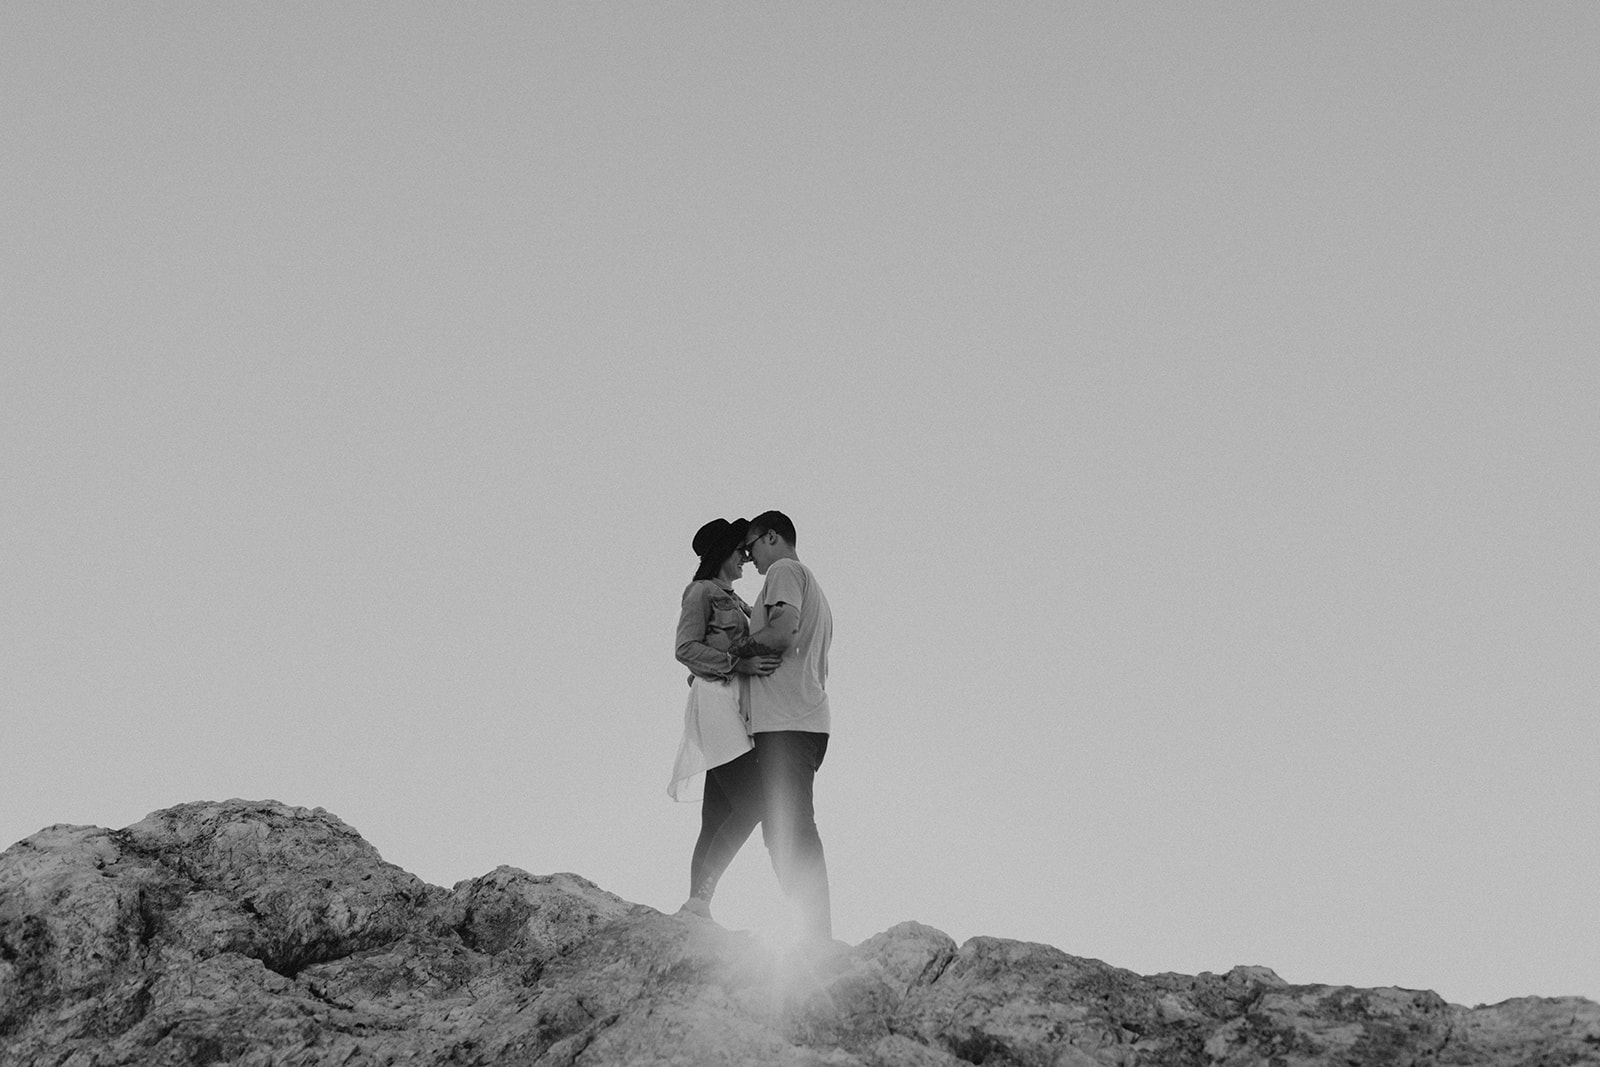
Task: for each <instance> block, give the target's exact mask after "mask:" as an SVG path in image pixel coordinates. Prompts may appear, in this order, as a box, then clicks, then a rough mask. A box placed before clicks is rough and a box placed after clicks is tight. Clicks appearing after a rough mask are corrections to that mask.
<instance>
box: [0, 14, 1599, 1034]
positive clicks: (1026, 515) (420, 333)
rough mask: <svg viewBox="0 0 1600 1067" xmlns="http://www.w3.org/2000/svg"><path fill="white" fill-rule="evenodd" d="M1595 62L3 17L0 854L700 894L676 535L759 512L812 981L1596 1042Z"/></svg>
mask: <svg viewBox="0 0 1600 1067" xmlns="http://www.w3.org/2000/svg"><path fill="white" fill-rule="evenodd" d="M1596 54H1600V14H1597V13H1596V11H1595V8H1594V7H1593V6H1592V5H1589V4H1586V3H1554V2H1549V3H1540V4H1537V5H1534V4H1509V3H1508V4H1496V5H1490V4H1481V3H1448V4H1446V3H1437V4H1433V3H1412V4H1401V5H1396V4H1390V3H1382V4H1361V3H1340V4H1316V5H1312V4H1277V3H1274V4H1230V5H1176V4H1173V5H1149V4H1128V3H1114V4H1112V3H1106V4H1071V3H1049V4H1045V3H1034V4H1026V3H1012V4H1001V5H992V4H976V3H974V4H949V3H930V4H915V5H913V4H905V3H851V4H831V3H830V4H816V3H813V4H793V5H791V4H785V5H778V4H721V3H718V4H712V3H694V4H671V3H648V4H646V3H638V4H629V5H621V4H505V3H483V4H473V5H433V4H429V5H421V4H417V5H406V4H389V5H383V6H381V7H373V6H371V5H355V4H347V5H330V4H281V3H274V4H227V5H219V4H211V3H203V4H202V3H195V4H176V3H165V4H144V5H133V6H128V5H103V4H102V5H87V4H8V5H6V6H5V7H4V8H3V10H0V128H3V131H4V141H5V144H6V148H5V151H4V152H3V153H0V215H3V220H4V234H5V237H4V242H3V250H0V347H3V354H0V448H3V451H0V483H3V491H0V590H3V593H4V597H5V603H6V606H7V610H6V611H5V612H4V614H3V616H0V620H3V621H0V760H3V774H0V839H3V840H0V844H9V843H10V842H13V841H16V840H19V839H21V838H22V837H25V836H27V835H29V834H31V833H33V832H35V831H36V830H38V829H40V828H41V827H43V826H46V825H49V824H51V823H56V822H71V823H87V824H95V825H103V826H112V827H119V826H124V825H127V824H129V823H132V822H135V821H137V820H138V819H140V818H142V817H143V816H144V815H145V814H147V813H148V812H150V811H152V810H155V809H157V808H161V807H166V806H169V805H172V804H176V803H180V802H185V801H191V800H200V799H224V798H228V797H234V796H240V797H247V798H257V799H259V798H268V797H270V798H275V799H278V800H282V801H284V802H286V803H291V804H298V805H304V806H308V807H311V806H322V807H326V808H327V809H329V810H330V811H333V812H334V813H336V814H338V815H339V816H340V817H342V818H343V819H344V820H345V821H347V822H349V823H350V824H351V825H352V826H354V827H355V828H356V829H357V830H359V831H360V832H361V833H362V834H364V835H365V836H366V837H367V839H368V840H370V841H371V842H372V843H373V844H374V845H376V846H377V847H378V849H379V850H380V851H381V852H382V853H383V855H384V857H385V858H386V859H388V860H390V861H392V862H394V863H397V864H399V865H400V866H402V867H405V868H406V869H407V870H410V871H412V872H414V873H416V874H417V875H419V876H420V877H422V878H424V879H426V880H428V881H430V882H433V883H436V884H440V885H450V884H453V883H454V882H456V881H457V880H460V879H465V878H471V877H475V876H477V875H479V874H483V873H485V872H487V871H489V870H491V869H492V868H493V867H495V866H496V865H498V864H502V863H504V864H511V865H513V866H517V867H522V868H524V869H526V870H529V871H532V872H534V873H551V872H555V871H575V872H577V873H579V874H582V875H584V876H586V877H588V878H591V879H593V880H594V881H596V882H598V883H599V884H600V885H601V886H603V887H604V888H606V889H608V890H611V891H612V892H615V893H617V894H620V895H621V896H623V897H626V898H627V899H629V900H633V901H637V902H640V903H644V904H649V905H652V906H654V907H657V908H661V909H663V910H672V909H675V908H676V907H677V906H678V904H679V903H680V902H681V900H682V898H683V897H684V895H685V892H686V888H687V886H686V883H687V881H688V860H689V850H690V847H691V845H692V844H693V841H694V837H695V833H696V830H697V826H698V818H699V811H698V808H697V807H693V806H686V805H676V804H673V803H672V802H671V801H669V800H668V798H667V796H666V791H665V790H666V785H667V778H668V775H669V771H670V769H671V765H672V760H673V756H674V755H675V753H676V749H677V741H678V734H679V731H680V729H681V723H682V711H683V702H684V698H685V695H686V687H685V685H684V671H683V670H682V669H681V668H679V667H678V665H677V664H676V663H675V662H674V661H673V659H672V644H673V631H674V627H675V623H676V619H677V611H678V602H679V596H680V594H681V592H682V589H683V586H684V585H685V584H686V583H687V581H688V580H689V578H690V576H691V574H692V572H693V570H694V564H695V560H694V557H693V554H692V553H691V551H690V548H689V543H690V539H691V537H692V536H693V534H694V531H695V529H696V528H697V527H699V526H700V524H701V523H703V522H705V521H707V520H708V519H711V518H713V517H716V516H719V515H720V516H726V517H730V518H732V517H737V516H740V515H743V516H750V515H754V514H756V513H757V512H760V511H763V510H765V509H767V508H778V509H780V510H783V511H785V512H787V513H788V514H789V515H790V516H791V517H792V518H793V519H794V521H795V524H796V526H797V527H798V529H799V546H798V547H799V553H800V556H801V558H802V559H803V560H804V561H805V562H806V563H807V564H809V565H810V566H811V567H812V569H813V570H814V571H815V573H816V574H817V576H818V579H819V580H820V582H821V583H822V585H823V587H824V588H825V589H826V591H827V594H828V597H829V599H830V601H831V603H832V606H833V611H834V617H835V626H836V629H835V640H834V645H833V652H832V657H831V659H832V666H833V672H834V673H833V676H832V677H831V678H830V681H829V691H830V697H831V701H832V704H833V709H834V727H835V734H834V737H833V743H832V747H831V748H830V751H829V754H828V758H827V762H826V764H825V765H824V767H823V770H822V773H821V774H820V776H819V779H818V783H817V792H818V821H819V825H820V828H821V830H822V833H823V836H824V840H825V842H826V845H827V848H828V859H829V864H830V868H831V871H832V877H833V892H834V900H835V912H836V932H837V934H838V936H839V937H841V938H842V939H845V940H847V941H851V942H857V941H860V940H862V939H864V938H866V937H869V936H871V935H872V934H874V933H876V932H878V931H880V930H883V929H886V928H888V927H889V926H892V925H893V924H895V923H897V922H901V921H903V920H908V919H915V920H919V921H922V922H925V923H928V924H931V925H933V926H936V927H939V928H940V929H943V930H945V931H946V932H948V933H950V934H951V935H952V936H954V937H956V938H957V939H958V940H960V939H964V938H967V937H970V936H974V935H978V934H989V935H996V936H1004V937H1013V938H1020V939H1025V940H1032V941H1043V942H1048V943H1050V944H1053V945H1056V946H1058V947H1059V948H1061V949H1063V950H1064V951H1066V952H1069V953H1073V954H1075V955H1081V956H1091V957H1097V958H1100V959H1104V960H1106V961H1107V962H1109V963H1113V964H1116V965H1119V966H1123V967H1128V968H1131V969H1133V970H1135V971H1139V972H1141V973H1147V974H1148V973H1155V972H1159V971H1169V970H1170V971H1180V972H1185V973H1196V972H1199V971H1204V970H1211V971H1222V970H1226V969H1227V968H1229V967H1231V966H1233V965H1235V964H1241V963H1244V964H1264V965H1267V966H1270V967H1272V968H1274V969H1275V970H1277V971H1278V973H1279V974H1281V975H1282V976H1283V977H1284V978H1286V979H1288V980H1289V981H1291V982H1303V983H1335V984H1346V983H1347V984H1354V985H1360V986H1379V985H1390V984H1393V985H1401V986H1406V987H1410V988H1427V989H1434V990H1437V991H1439V992H1440V993H1441V994H1442V995H1443V996H1445V997H1446V999H1448V1000H1451V1001H1453V1002H1457V1003H1463V1004H1469V1005H1470V1004H1474V1003H1478V1002H1480V1001H1482V1002H1493V1001H1497V1000H1500V999H1504V998H1507V997H1511V996H1518V995H1524V994H1541V995H1562V994H1579V995H1584V996H1588V997H1591V998H1596V999H1600V911H1597V909H1596V905H1595V901H1596V883H1597V878H1600V858H1597V847H1600V846H1597V842H1600V787H1597V785H1596V770H1595V761H1596V755H1597V752H1600V714H1597V712H1600V657H1597V652H1600V606H1597V595H1600V567H1597V562H1596V551H1595V550H1596V538H1595V531H1596V529H1597V528H1600V490H1597V485H1600V479H1597V477H1596V475H1597V471H1600V404H1597V400H1600V381H1597V379H1600V369H1597V368H1600V360H1597V355H1600V346H1597V343H1596V338H1597V337H1600V310H1597V309H1600V299H1597V295H1600V285H1597V282H1600V220H1597V207H1596V204H1597V202H1600V201H1597V198H1596V191H1597V189H1600V137H1597V136H1596V127H1595V120H1594V116H1595V114H1596V113H1597V108H1600V65H1597V64H1596V63H1595V56H1596ZM759 582H760V579H759V576H757V575H756V574H755V572H754V568H748V571H747V577H746V578H745V579H744V580H743V581H742V582H741V583H740V586H739V588H740V590H741V591H742V592H743V593H744V595H745V596H746V598H754V596H755V595H756V592H757V590H758V588H759ZM773 881H774V880H773V877H772V874H771V872H770V869H769V868H768V866H767V859H766V855H765V853H764V851H763V850H762V849H761V847H760V844H759V840H753V841H752V842H751V844H750V845H749V846H748V847H747V848H746V850H745V852H744V853H742V854H741V855H740V857H739V858H738V860H737V861H736V863H735V865H734V868H733V870H732V871H731V872H730V874H729V876H728V878H727V879H726V880H725V881H724V883H723V888H722V891H721V893H720V894H719V896H718V899H717V903H716V908H717V912H718V915H719V917H720V918H721V919H722V920H723V921H724V922H725V923H726V924H728V925H730V926H735V927H747V926H753V925H758V924H759V923H760V922H761V921H762V918H763V915H764V914H766V913H767V912H768V911H770V910H771V908H772V907H773V902H774V900H775V899H776V890H775V888H774V885H773Z"/></svg>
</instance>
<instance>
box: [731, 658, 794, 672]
mask: <svg viewBox="0 0 1600 1067" xmlns="http://www.w3.org/2000/svg"><path fill="white" fill-rule="evenodd" d="M782 662H783V657H782V656H741V657H740V658H738V659H736V660H734V661H733V669H734V672H735V673H736V674H755V675H760V676H762V677H765V676H766V675H769V674H771V673H772V672H773V671H775V670H777V669H778V664H780V663H782Z"/></svg>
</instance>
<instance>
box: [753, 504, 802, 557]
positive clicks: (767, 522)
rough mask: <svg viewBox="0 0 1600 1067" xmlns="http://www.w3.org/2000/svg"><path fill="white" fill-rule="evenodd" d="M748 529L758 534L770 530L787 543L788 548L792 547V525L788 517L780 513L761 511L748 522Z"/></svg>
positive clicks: (793, 542)
mask: <svg viewBox="0 0 1600 1067" xmlns="http://www.w3.org/2000/svg"><path fill="white" fill-rule="evenodd" d="M750 529H751V530H752V531H753V532H755V533H758V534H759V533H765V532H766V531H768V530H771V531H772V532H773V533H775V534H777V535H778V536H779V537H781V538H783V539H784V540H785V541H787V542H789V547H790V548H793V547H794V544H795V540H794V523H792V522H790V521H789V516H787V515H785V514H784V513H783V512H781V511H763V512H762V513H761V514H759V515H757V516H756V517H755V518H753V519H751V520H750Z"/></svg>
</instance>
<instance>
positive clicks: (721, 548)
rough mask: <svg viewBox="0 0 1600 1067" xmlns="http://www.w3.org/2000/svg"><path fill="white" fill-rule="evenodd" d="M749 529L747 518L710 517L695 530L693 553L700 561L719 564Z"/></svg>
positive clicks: (737, 545) (736, 546)
mask: <svg viewBox="0 0 1600 1067" xmlns="http://www.w3.org/2000/svg"><path fill="white" fill-rule="evenodd" d="M749 531H750V520H749V519H734V520H733V521H732V522H729V521H728V520H727V519H712V520H711V521H710V522H708V523H706V524H705V525H704V526H702V527H700V529H698V530H696V531H695V535H694V542H693V544H692V547H693V548H694V554H695V555H697V556H699V557H700V560H701V562H703V563H711V564H713V565H720V564H721V563H722V561H723V560H725V559H727V558H728V556H730V555H731V554H732V553H733V550H734V549H736V548H738V547H739V544H740V542H742V541H743V540H744V535H745V534H746V533H748V532H749Z"/></svg>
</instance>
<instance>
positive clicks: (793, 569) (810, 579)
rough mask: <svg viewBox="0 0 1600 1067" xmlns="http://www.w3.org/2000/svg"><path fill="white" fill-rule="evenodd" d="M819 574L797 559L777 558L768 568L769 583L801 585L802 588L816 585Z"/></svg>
mask: <svg viewBox="0 0 1600 1067" xmlns="http://www.w3.org/2000/svg"><path fill="white" fill-rule="evenodd" d="M816 584H817V576H816V575H815V574H813V573H812V571H811V568H810V567H807V566H806V565H805V564H804V563H801V562H800V561H799V560H797V559H790V558H784V559H775V560H773V561H772V566H770V567H768V568H767V585H769V586H771V585H790V586H793V585H799V586H801V587H802V588H809V587H815V586H816Z"/></svg>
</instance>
